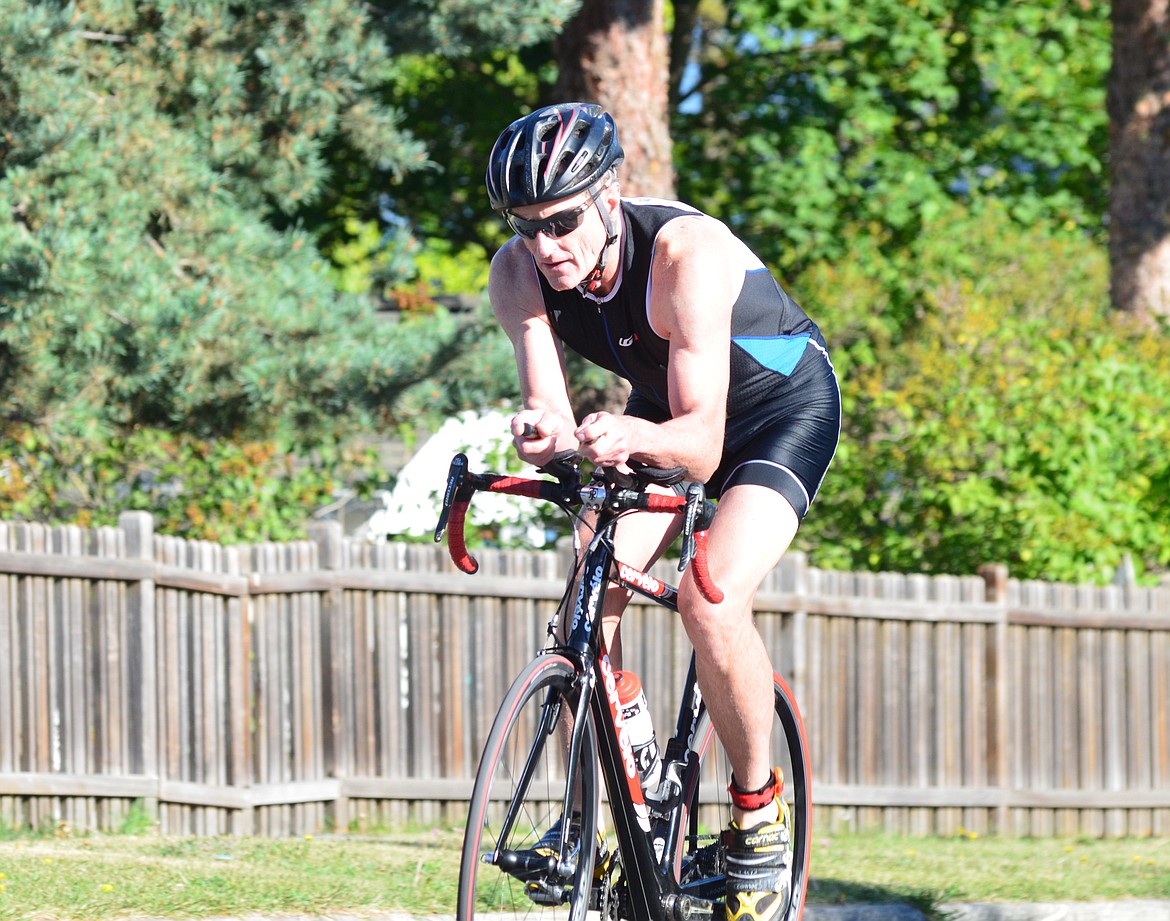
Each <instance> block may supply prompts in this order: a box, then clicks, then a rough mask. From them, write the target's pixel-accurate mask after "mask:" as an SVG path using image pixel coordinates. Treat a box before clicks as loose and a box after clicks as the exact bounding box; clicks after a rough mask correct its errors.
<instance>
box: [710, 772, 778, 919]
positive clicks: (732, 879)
mask: <svg viewBox="0 0 1170 921" xmlns="http://www.w3.org/2000/svg"><path fill="white" fill-rule="evenodd" d="M783 784H784V782H783V779H782V777H781V774H780V771H779V770H776V771H773V773H772V778H771V779H770V780H769V781H768V783H767V784H766V785H765V786H764V787H762V788H761V789H760V790H755V791H743V790H740V789H739V788H738V787H737V786H736V785H735V781H734V779H733V780H732V785H731V793H732V801H733V802H734V803H735V804H736V805H737V806H739V807H740V808H741V809H762V808H763V807H764V806H766V805H767V804H768V803H769V802H773V801H774V802H775V803H776V806H777V809H778V811H779V818H778V819H777V820H776V821H774V822H761V823H760V824H758V825H754V826H752V827H751V828H740V827H739V826H738V825H737V824H736V823H735V822H732V823H731V825H730V826H729V827H728V828H727V830H726V831H724V832H723V844H724V845H725V847H726V860H727V905H726V908H725V918H726V921H778V919H781V918H783V917H784V915H785V913H786V912H787V911H788V902H789V900H790V897H791V891H792V833H791V818H790V816H789V812H788V805H787V804H786V803H785V802H784V799H783V797H782V796H781V795H780V794H781V791H782V789H783Z"/></svg>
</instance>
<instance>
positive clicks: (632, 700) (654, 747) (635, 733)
mask: <svg viewBox="0 0 1170 921" xmlns="http://www.w3.org/2000/svg"><path fill="white" fill-rule="evenodd" d="M614 677H615V679H616V680H617V694H618V703H619V704H620V705H621V711H622V722H623V723H625V726H626V731H627V732H628V733H629V734H630V745H631V747H632V748H633V750H634V761H635V763H636V764H637V765H638V779H639V780H640V781H641V782H642V792H643V793H644V794H645V795H646V796H647V797H648V798H653V796H654V794H655V792H657V790H658V785H659V783H660V782H661V779H662V755H661V753H660V752H659V751H658V740H657V739H656V738H655V737H654V720H653V718H652V717H651V716H650V705H649V704H648V703H647V702H646V692H645V691H643V690H642V682H641V681H639V680H638V676H637V675H635V674H634V673H633V672H630V671H624V672H617V673H616V674H615V675H614Z"/></svg>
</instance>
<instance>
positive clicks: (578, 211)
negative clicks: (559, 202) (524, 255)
mask: <svg viewBox="0 0 1170 921" xmlns="http://www.w3.org/2000/svg"><path fill="white" fill-rule="evenodd" d="M603 189H604V186H603V187H601V188H599V189H597V190H596V191H594V192H590V193H589V200H588V201H587V202H585V203H584V204H582V205H578V206H577V207H576V208H567V209H566V210H564V211H558V212H557V213H556V214H550V215H549V216H548V217H542V218H539V219H537V220H534V221H530V220H528V219H527V218H522V217H518V216H517V215H515V214H513V213H512V212H511V211H505V212H504V220H505V221H507V222H508V226H509V227H511V228H512V230H513V231H515V232H516V233H518V234H520V236H522V237H526V238H527V239H529V240H535V239H536V235H537V234H538V233H542V234H544V235H545V236H546V237H563V236H565V235H566V234H570V233H572V232H573V231H574V230H576V229H577V228H578V227H580V226H581V221H583V220H584V219H585V212H587V211H588V210H589V209H590V208H592V207H593V203H594V202H595V201H597V197H598V196H599V195H600V194H601V193H602V191H603Z"/></svg>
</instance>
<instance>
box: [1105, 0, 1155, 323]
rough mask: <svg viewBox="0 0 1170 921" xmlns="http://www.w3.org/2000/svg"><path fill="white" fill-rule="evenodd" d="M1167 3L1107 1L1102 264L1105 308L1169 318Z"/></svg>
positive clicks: (1146, 0) (1141, 0)
mask: <svg viewBox="0 0 1170 921" xmlns="http://www.w3.org/2000/svg"><path fill="white" fill-rule="evenodd" d="M1167 5H1168V0H1113V10H1112V23H1113V67H1112V70H1111V71H1110V73H1109V86H1108V103H1107V104H1108V109H1109V160H1110V170H1111V174H1112V186H1111V188H1110V197H1109V258H1110V262H1111V266H1112V283H1111V287H1112V291H1111V295H1112V299H1113V306H1114V307H1115V308H1117V309H1119V310H1126V311H1130V312H1132V313H1135V314H1137V315H1139V316H1152V315H1155V314H1157V315H1161V316H1165V317H1170V16H1168V10H1167Z"/></svg>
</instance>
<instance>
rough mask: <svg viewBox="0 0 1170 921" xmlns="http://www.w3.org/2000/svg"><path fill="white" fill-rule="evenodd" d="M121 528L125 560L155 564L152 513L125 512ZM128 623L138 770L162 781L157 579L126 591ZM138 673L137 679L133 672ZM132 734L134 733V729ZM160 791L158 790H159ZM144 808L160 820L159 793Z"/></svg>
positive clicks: (136, 584) (144, 580)
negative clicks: (133, 643) (133, 640)
mask: <svg viewBox="0 0 1170 921" xmlns="http://www.w3.org/2000/svg"><path fill="white" fill-rule="evenodd" d="M118 526H119V527H120V528H121V529H122V533H123V534H125V536H126V557H127V558H128V559H131V560H142V561H144V562H148V563H153V562H154V516H152V515H151V514H150V512H123V513H122V514H121V515H119V516H118ZM126 605H127V608H128V610H127V612H126V613H127V620H128V622H129V623H130V624H134V625H135V627H136V635H137V641H138V644H139V647H138V650H137V653H136V654H132V655H131V662H130V668H131V687H135V688H137V689H138V691H139V693H138V695H137V704H138V719H139V724H138V729H139V735H140V739H141V742H140V744H141V746H142V751H141V755H142V757H141V761H140V763H139V764H137V765H131V766H132V767H137V768H138V770H139V771H140V772H141V773H142V774H144V775H146V776H147V777H151V778H154V780H155V781H159V750H158V749H159V726H158V698H159V693H160V690H161V689H160V688H159V686H158V668H157V665H156V663H157V662H158V624H157V623H156V621H155V606H154V579H141V580H139V581H137V582H132V583H131V584H130V585H128V586H127V589H126ZM134 670H137V673H138V675H137V680H135V679H134V675H133V672H134ZM131 733H132V735H133V730H132V729H131ZM156 790H157V788H156ZM143 807H144V808H145V810H146V813H147V815H149V816H150V817H151V818H152V819H154V820H155V822H158V821H159V820H160V818H161V816H160V814H159V800H158V795H157V792H156V794H155V795H154V796H150V797H145V798H144V801H143Z"/></svg>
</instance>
